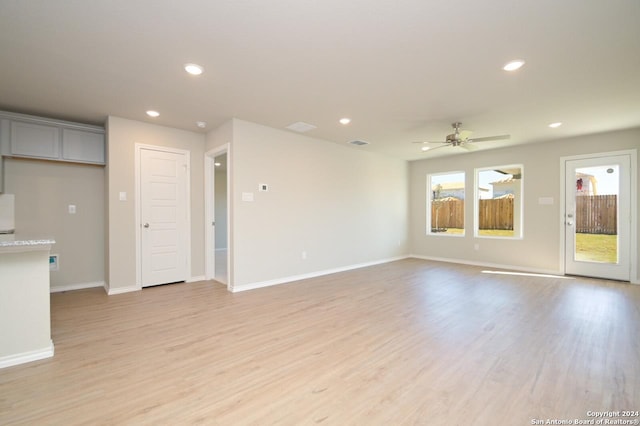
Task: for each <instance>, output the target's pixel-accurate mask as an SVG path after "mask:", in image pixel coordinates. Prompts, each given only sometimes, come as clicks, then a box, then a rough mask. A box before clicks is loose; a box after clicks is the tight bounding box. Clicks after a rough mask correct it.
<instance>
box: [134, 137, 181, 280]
mask: <svg viewBox="0 0 640 426" xmlns="http://www.w3.org/2000/svg"><path fill="white" fill-rule="evenodd" d="M187 170H188V164H187V159H186V156H185V155H184V154H179V153H173V152H165V151H156V150H152V149H141V150H140V186H141V187H140V203H141V209H140V219H141V224H140V226H141V237H140V238H141V239H140V242H141V244H140V249H141V251H142V252H141V256H140V259H141V265H140V267H141V279H142V287H148V286H152V285H158V284H167V283H172V282H178V281H185V280H186V279H187V238H186V235H187V232H189V229H188V220H187V190H188V188H187Z"/></svg>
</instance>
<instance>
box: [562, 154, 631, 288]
mask: <svg viewBox="0 0 640 426" xmlns="http://www.w3.org/2000/svg"><path fill="white" fill-rule="evenodd" d="M630 163H631V160H630V156H629V155H618V156H604V157H597V158H586V159H575V160H566V162H565V218H564V221H565V227H564V229H565V273H567V274H571V275H582V276H589V277H598V278H607V279H615V280H622V281H629V279H630V274H631V264H630V255H629V253H630V249H631V240H630V233H631V232H630V230H631V211H630V199H631V174H630Z"/></svg>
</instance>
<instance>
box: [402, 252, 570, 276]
mask: <svg viewBox="0 0 640 426" xmlns="http://www.w3.org/2000/svg"><path fill="white" fill-rule="evenodd" d="M408 257H411V258H414V259H422V260H433V261H435V262H447V263H458V264H461V265H471V266H482V267H485V268H495V269H507V270H511V271H519V272H529V273H532V274H547V275H564V274H563V273H562V272H560V271H555V270H552V269H539V268H529V267H526V266H516V265H503V264H499V263H490V262H476V261H472V260H465V259H452V258H448V257H435V256H421V255H418V254H411V255H409V256H408Z"/></svg>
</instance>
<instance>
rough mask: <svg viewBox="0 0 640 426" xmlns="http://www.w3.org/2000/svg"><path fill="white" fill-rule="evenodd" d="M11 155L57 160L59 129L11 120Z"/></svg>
mask: <svg viewBox="0 0 640 426" xmlns="http://www.w3.org/2000/svg"><path fill="white" fill-rule="evenodd" d="M10 141H11V143H10V146H11V151H10V152H11V155H17V156H22V157H36V158H45V159H49V160H57V159H58V158H59V157H60V129H59V128H58V127H56V126H46V125H42V124H35V123H25V122H22V121H11V139H10Z"/></svg>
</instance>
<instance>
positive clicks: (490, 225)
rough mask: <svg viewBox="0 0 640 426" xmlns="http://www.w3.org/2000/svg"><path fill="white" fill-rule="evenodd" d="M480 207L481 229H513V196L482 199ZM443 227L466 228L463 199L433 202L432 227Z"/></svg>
mask: <svg viewBox="0 0 640 426" xmlns="http://www.w3.org/2000/svg"><path fill="white" fill-rule="evenodd" d="M479 209H480V214H479V216H480V221H479V223H478V225H479V226H478V227H479V229H508V230H513V198H496V199H490V200H480V205H479ZM436 218H437V224H436ZM443 228H464V201H463V200H458V199H446V200H439V201H435V202H433V203H431V229H443Z"/></svg>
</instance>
